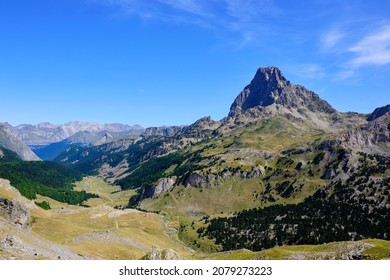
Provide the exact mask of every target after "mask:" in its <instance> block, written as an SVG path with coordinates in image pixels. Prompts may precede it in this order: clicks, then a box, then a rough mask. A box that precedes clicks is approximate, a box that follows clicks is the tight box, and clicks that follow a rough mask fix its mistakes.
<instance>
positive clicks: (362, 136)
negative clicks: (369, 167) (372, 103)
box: [339, 112, 390, 155]
mask: <svg viewBox="0 0 390 280" xmlns="http://www.w3.org/2000/svg"><path fill="white" fill-rule="evenodd" d="M339 140H340V141H341V142H342V145H343V146H344V147H346V148H352V149H358V150H359V151H362V152H366V153H379V154H387V155H390V112H387V113H386V114H384V115H382V116H381V117H379V118H377V119H375V120H373V121H371V122H369V123H368V124H365V125H361V126H359V127H357V128H355V129H353V130H350V131H348V132H347V133H345V134H343V135H341V136H340V137H339Z"/></svg>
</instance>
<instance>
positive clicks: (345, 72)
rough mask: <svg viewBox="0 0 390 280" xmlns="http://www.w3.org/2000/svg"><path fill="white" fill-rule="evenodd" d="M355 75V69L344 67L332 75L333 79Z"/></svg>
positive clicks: (342, 78) (344, 78) (343, 78)
mask: <svg viewBox="0 0 390 280" xmlns="http://www.w3.org/2000/svg"><path fill="white" fill-rule="evenodd" d="M354 76H355V70H352V69H344V70H341V71H338V72H336V73H335V75H334V79H335V80H346V79H349V78H352V77H354Z"/></svg>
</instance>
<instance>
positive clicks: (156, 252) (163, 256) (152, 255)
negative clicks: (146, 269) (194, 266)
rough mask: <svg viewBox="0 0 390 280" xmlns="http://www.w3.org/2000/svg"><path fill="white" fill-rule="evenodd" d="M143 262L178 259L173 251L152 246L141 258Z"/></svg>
mask: <svg viewBox="0 0 390 280" xmlns="http://www.w3.org/2000/svg"><path fill="white" fill-rule="evenodd" d="M142 259H143V260H179V259H180V257H179V255H178V254H177V252H176V251H175V250H172V249H162V250H161V249H160V248H158V247H157V246H153V247H152V249H151V250H150V251H149V252H148V253H146V255H145V256H143V257H142Z"/></svg>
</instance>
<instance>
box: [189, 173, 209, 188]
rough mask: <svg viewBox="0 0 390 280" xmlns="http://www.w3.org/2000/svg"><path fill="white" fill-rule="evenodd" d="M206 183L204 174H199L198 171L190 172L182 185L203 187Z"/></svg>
mask: <svg viewBox="0 0 390 280" xmlns="http://www.w3.org/2000/svg"><path fill="white" fill-rule="evenodd" d="M207 183H208V180H207V178H206V176H204V175H202V174H200V173H199V172H196V171H195V172H192V173H191V174H190V175H189V176H188V177H187V179H186V180H185V183H184V185H186V186H191V187H194V188H202V187H205V186H206V185H207Z"/></svg>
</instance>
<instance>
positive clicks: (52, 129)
mask: <svg viewBox="0 0 390 280" xmlns="http://www.w3.org/2000/svg"><path fill="white" fill-rule="evenodd" d="M83 131H86V132H90V133H101V132H108V133H111V134H113V135H115V136H120V135H130V134H138V133H139V134H140V133H142V132H143V131H144V128H143V127H142V126H140V125H133V126H130V125H125V124H119V123H113V124H98V123H94V122H80V121H74V122H69V123H65V124H60V125H54V124H51V123H48V122H46V123H40V124H37V125H31V124H22V125H18V126H16V127H14V132H15V134H16V135H17V136H18V137H19V138H20V139H21V140H22V141H23V142H24V143H26V144H27V145H47V144H51V143H55V142H60V141H62V140H65V139H67V138H69V137H71V136H73V135H74V134H76V133H78V132H83Z"/></svg>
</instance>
